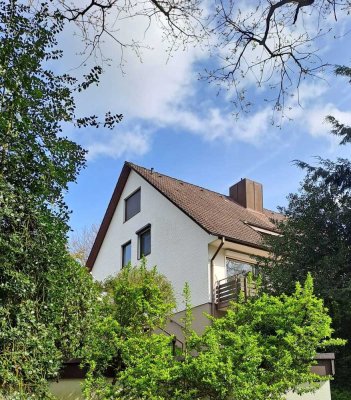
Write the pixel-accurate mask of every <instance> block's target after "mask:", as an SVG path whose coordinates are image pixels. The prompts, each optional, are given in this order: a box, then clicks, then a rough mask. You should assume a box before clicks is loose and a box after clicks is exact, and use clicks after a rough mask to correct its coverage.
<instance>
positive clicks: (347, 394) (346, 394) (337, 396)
mask: <svg viewBox="0 0 351 400" xmlns="http://www.w3.org/2000/svg"><path fill="white" fill-rule="evenodd" d="M331 398H332V400H349V399H351V391H350V390H346V389H334V388H333V386H332V390H331Z"/></svg>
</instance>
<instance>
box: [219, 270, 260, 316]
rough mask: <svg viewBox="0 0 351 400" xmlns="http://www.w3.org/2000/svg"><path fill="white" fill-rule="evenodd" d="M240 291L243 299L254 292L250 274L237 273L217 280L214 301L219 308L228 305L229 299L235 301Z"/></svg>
mask: <svg viewBox="0 0 351 400" xmlns="http://www.w3.org/2000/svg"><path fill="white" fill-rule="evenodd" d="M240 293H242V295H243V296H244V299H247V298H248V297H251V296H254V295H255V294H256V284H255V282H254V280H253V279H252V275H251V274H250V275H249V274H237V275H233V276H230V277H228V278H225V279H221V280H220V281H217V283H216V287H215V302H216V304H217V308H218V309H219V310H223V309H225V308H227V307H228V304H229V302H230V301H236V300H238V298H239V294H240Z"/></svg>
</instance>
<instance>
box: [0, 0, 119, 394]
mask: <svg viewBox="0 0 351 400" xmlns="http://www.w3.org/2000/svg"><path fill="white" fill-rule="evenodd" d="M62 28H63V21H62V19H61V17H60V15H59V14H58V13H52V12H49V10H48V8H47V5H45V3H44V4H42V5H41V7H40V8H39V9H38V10H37V11H35V12H33V10H32V9H30V8H29V7H27V6H25V5H24V4H23V3H22V2H17V1H16V0H10V1H7V2H4V1H1V2H0V32H1V33H0V65H1V67H0V87H1V92H0V110H1V112H0V325H1V329H0V397H5V398H6V399H9V400H11V399H16V400H17V399H26V400H28V399H38V398H40V399H45V398H49V397H50V394H49V393H48V391H47V380H48V379H50V378H56V377H57V376H58V373H59V368H60V366H61V363H62V361H63V360H64V359H65V358H67V357H77V356H79V355H80V351H81V350H80V348H81V345H82V343H83V341H84V340H85V330H86V329H87V328H88V327H89V326H91V324H92V320H93V319H94V318H95V317H94V313H95V302H96V298H97V294H98V292H97V289H96V287H95V284H94V283H93V281H92V279H91V277H90V276H89V274H88V273H87V271H86V270H84V269H82V268H81V266H80V265H78V264H77V263H76V262H75V261H74V260H72V258H71V257H70V256H69V255H68V253H67V248H66V242H67V239H66V236H67V232H68V226H67V219H68V210H67V206H66V205H65V203H64V200H63V196H64V193H65V191H66V189H67V186H68V184H69V183H70V182H74V181H75V178H76V175H77V174H78V172H79V171H80V170H81V168H83V166H84V157H85V151H84V150H83V149H82V148H81V147H80V146H79V145H77V144H76V143H74V142H72V141H70V140H69V139H68V138H66V137H64V136H63V134H62V127H61V126H62V124H63V123H74V124H76V125H77V126H79V125H84V124H85V123H92V124H93V125H95V126H99V124H101V123H100V122H99V121H98V119H97V118H96V117H95V116H91V117H86V118H85V117H83V118H81V119H77V118H76V116H75V103H74V98H73V91H74V90H80V89H81V88H82V87H83V86H84V83H86V85H88V86H89V84H90V83H93V82H96V79H97V75H96V74H98V69H97V70H94V71H92V73H91V74H88V75H87V77H86V81H85V82H83V83H79V82H78V81H77V80H76V79H75V78H73V77H71V76H69V75H62V76H59V75H56V74H55V73H53V72H52V71H51V70H50V69H48V65H49V63H50V64H51V65H53V64H54V63H55V62H58V61H59V59H60V57H61V52H60V51H59V50H58V49H57V47H56V36H57V34H58V33H59V32H60V31H61V30H62ZM82 85H83V86H82ZM111 117H112V116H111ZM107 122H108V121H107Z"/></svg>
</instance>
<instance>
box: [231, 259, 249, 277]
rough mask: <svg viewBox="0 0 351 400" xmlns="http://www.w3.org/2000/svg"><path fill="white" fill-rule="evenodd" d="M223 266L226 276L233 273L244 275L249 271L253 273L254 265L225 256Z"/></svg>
mask: <svg viewBox="0 0 351 400" xmlns="http://www.w3.org/2000/svg"><path fill="white" fill-rule="evenodd" d="M225 266H226V270H227V277H229V276H234V275H246V274H247V273H249V272H252V273H253V274H255V267H254V266H253V265H252V264H248V263H246V262H244V261H238V260H233V259H232V258H226V260H225Z"/></svg>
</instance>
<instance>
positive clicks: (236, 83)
mask: <svg viewBox="0 0 351 400" xmlns="http://www.w3.org/2000/svg"><path fill="white" fill-rule="evenodd" d="M55 4H56V5H57V6H58V9H59V11H60V13H61V14H62V15H63V17H64V18H65V19H66V20H68V21H71V22H74V23H75V24H77V25H78V27H79V29H80V32H81V33H82V36H83V39H84V40H85V43H86V45H87V49H89V50H87V52H88V54H89V53H90V52H94V50H96V49H97V48H99V44H100V43H101V41H103V40H104V38H113V39H114V41H115V43H116V44H117V45H118V46H119V47H120V49H121V51H122V52H124V51H127V50H128V49H131V50H133V51H135V52H136V53H137V54H138V56H140V54H141V52H142V50H143V43H140V42H138V41H136V40H135V39H134V38H133V37H132V36H130V37H128V39H125V35H124V34H123V33H122V29H123V28H121V27H123V22H124V21H125V20H126V19H127V20H129V19H131V18H138V20H139V21H140V22H141V23H143V21H144V22H145V30H146V31H147V27H148V26H149V25H150V24H158V25H159V26H160V27H161V29H162V32H163V35H164V38H165V40H167V41H168V43H169V49H170V51H172V50H174V49H178V48H185V47H186V46H188V45H194V44H195V45H200V46H202V47H203V48H205V49H206V51H210V54H211V55H212V63H211V65H212V66H211V67H210V68H209V69H208V70H206V71H203V72H202V73H201V75H202V76H203V78H204V79H207V80H209V81H211V82H212V81H214V82H215V83H217V84H218V86H219V87H223V86H224V87H229V88H231V89H232V90H231V93H233V94H234V100H235V103H236V105H237V106H238V107H242V108H245V107H246V106H247V105H249V104H250V103H251V102H254V99H252V98H249V99H247V98H246V95H247V93H246V89H247V86H248V84H249V83H252V82H254V83H255V84H256V85H257V86H259V87H262V86H265V87H266V88H269V89H272V90H270V94H268V95H267V98H266V100H268V101H271V102H272V104H273V106H274V107H275V108H276V109H282V108H283V107H284V105H285V102H286V100H287V99H288V98H289V96H290V95H292V94H296V93H295V92H296V89H297V88H298V87H299V85H300V83H301V82H302V81H303V80H304V79H305V78H308V77H315V78H316V77H320V74H321V72H323V70H324V69H325V68H327V67H328V66H330V65H331V63H333V60H326V59H323V57H325V54H323V51H322V48H323V47H324V46H323V45H322V43H324V42H323V41H324V40H327V39H328V40H336V37H338V36H340V37H342V36H343V35H342V34H341V35H338V34H337V33H336V32H337V27H338V23H339V22H338V20H343V19H344V18H345V16H347V15H348V14H349V12H350V7H351V5H350V2H349V1H348V0H343V1H341V2H336V1H334V0H333V1H328V2H318V1H315V0H298V1H296V0H279V1H274V2H273V1H269V0H259V1H250V2H235V1H233V0H227V1H223V0H216V1H215V2H212V3H208V2H205V1H201V0H192V1H186V0H180V1H174V0H161V1H159V0H148V1H144V2H131V1H126V2H124V3H122V4H121V3H120V2H118V1H116V0H100V1H90V0H88V1H86V2H84V3H83V4H81V3H80V2H78V1H76V2H73V3H72V2H67V1H65V0H57V1H56V3H55ZM122 57H123V55H122ZM346 62H348V60H345V63H346Z"/></svg>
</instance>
